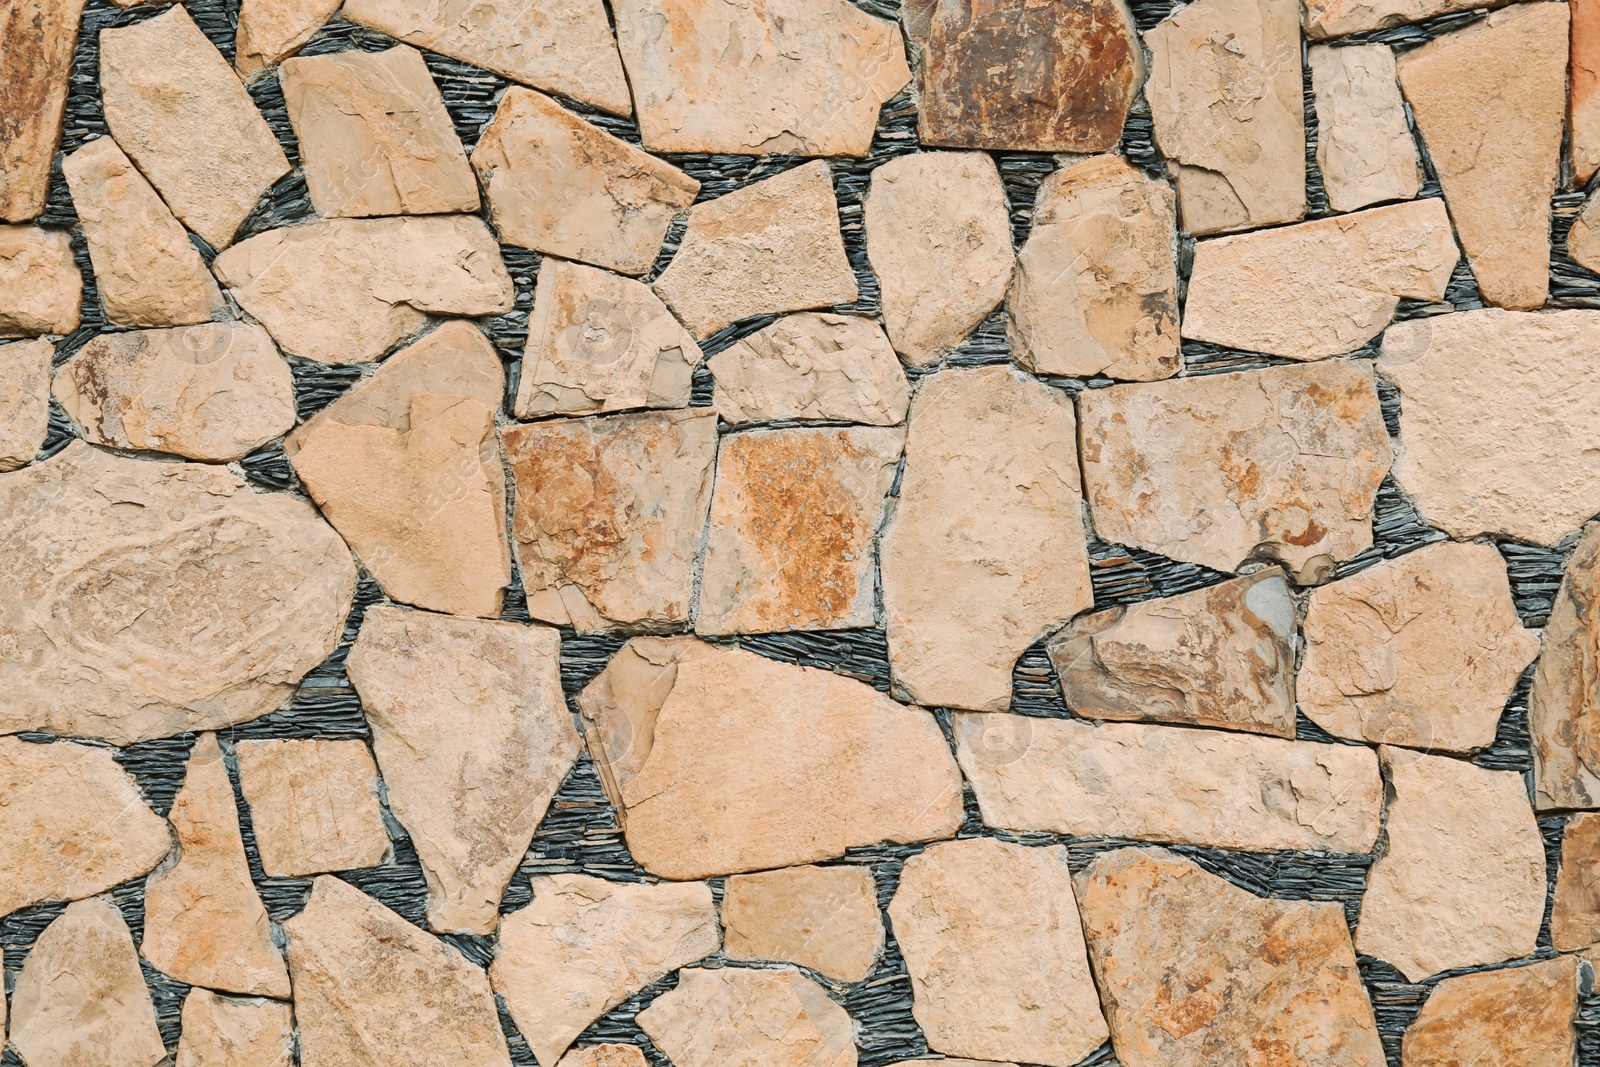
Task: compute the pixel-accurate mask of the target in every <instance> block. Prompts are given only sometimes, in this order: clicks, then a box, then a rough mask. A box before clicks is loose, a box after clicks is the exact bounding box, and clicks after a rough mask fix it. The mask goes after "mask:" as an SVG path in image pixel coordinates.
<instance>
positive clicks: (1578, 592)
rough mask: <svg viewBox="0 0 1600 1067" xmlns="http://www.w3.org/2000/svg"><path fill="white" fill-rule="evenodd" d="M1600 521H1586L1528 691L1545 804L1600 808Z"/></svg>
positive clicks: (1539, 803)
mask: <svg viewBox="0 0 1600 1067" xmlns="http://www.w3.org/2000/svg"><path fill="white" fill-rule="evenodd" d="M1597 602H1600V526H1594V525H1590V526H1588V527H1586V528H1585V529H1584V532H1583V537H1582V538H1581V539H1580V540H1579V541H1578V545H1577V547H1576V548H1575V549H1574V550H1573V552H1572V556H1571V558H1570V559H1568V560H1567V570H1566V573H1565V574H1564V575H1563V576H1562V578H1561V588H1560V590H1559V591H1558V592H1557V593H1556V597H1555V601H1554V603H1552V605H1551V608H1550V621H1549V622H1548V623H1546V624H1545V631H1544V655H1542V656H1540V657H1539V665H1538V666H1537V667H1535V668H1534V672H1533V688H1532V690H1531V691H1530V692H1529V694H1528V730H1529V732H1530V733H1531V734H1532V736H1533V745H1532V748H1533V783H1534V789H1533V797H1534V804H1535V806H1536V807H1538V809H1539V810H1540V811H1547V810H1550V809H1559V808H1600V686H1597V678H1600V612H1597V611H1596V604H1597Z"/></svg>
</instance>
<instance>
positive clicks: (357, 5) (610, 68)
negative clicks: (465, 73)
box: [344, 0, 631, 115]
mask: <svg viewBox="0 0 1600 1067" xmlns="http://www.w3.org/2000/svg"><path fill="white" fill-rule="evenodd" d="M344 17H345V18H347V19H349V20H350V21H351V22H359V23H361V24H362V25H364V26H371V27H372V28H373V29H375V30H379V31H381V32H383V33H386V34H388V35H389V36H390V37H394V38H397V39H399V40H402V41H405V42H406V43H407V44H412V45H416V46H417V47H418V48H425V49H427V50H428V51H430V52H438V53H439V54H440V55H445V56H449V57H450V58H452V59H459V60H461V61H462V62H464V63H471V64H473V65H474V66H478V67H483V68H485V69H487V70H492V71H494V72H495V73H496V74H501V75H504V76H505V77H507V78H510V79H511V80H512V81H516V82H522V83H523V84H525V85H531V86H533V87H534V88H536V89H544V90H546V91H547V92H553V93H561V94H563V95H565V96H570V97H572V98H573V99H574V100H581V101H583V102H584V103H586V104H593V105H594V106H595V107H597V108H599V109H600V110H602V111H609V112H611V113H612V114H614V115H626V114H629V112H630V110H631V108H630V106H629V103H628V83H627V80H626V79H625V78H624V77H623V74H622V61H621V60H620V59H619V58H618V57H617V46H616V44H615V42H613V40H612V38H611V26H610V24H609V23H608V22H607V20H606V9H605V6H604V4H602V3H601V0H556V2H552V3H539V4H535V5H529V4H525V3H517V2H512V0H426V2H424V3H417V2H416V0H350V2H348V3H346V4H345V5H344Z"/></svg>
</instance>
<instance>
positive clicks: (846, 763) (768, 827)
mask: <svg viewBox="0 0 1600 1067" xmlns="http://www.w3.org/2000/svg"><path fill="white" fill-rule="evenodd" d="M578 703H579V706H580V708H581V709H582V710H583V716H584V721H585V733H586V736H587V740H588V747H589V753H590V755H591V756H593V757H594V760H595V763H596V764H597V765H598V768H599V771H600V776H601V781H602V782H603V784H604V785H605V788H606V792H607V794H608V795H609V796H610V798H611V800H612V803H613V804H615V805H616V806H617V809H618V818H619V819H620V821H621V823H622V829H623V834H624V836H625V837H626V838H627V843H628V848H629V851H631V852H632V854H633V857H634V859H635V861H636V862H638V863H639V865H640V866H642V867H644V869H645V870H647V871H649V872H651V873H652V874H655V875H658V876H660V877H663V878H704V877H713V876H716V875H721V874H734V873H738V872H741V871H751V870H762V869H765V868H769V867H787V866H793V865H796V864H801V863H812V862H815V861H817V860H823V859H829V858H833V857H837V856H841V855H843V854H844V852H845V850H846V849H849V848H852V847H855V846H858V845H868V844H875V843H878V842H881V841H895V842H912V841H928V840H933V839H936V838H942V837H949V836H951V835H953V834H954V833H955V831H956V827H957V826H959V825H960V822H961V781H960V777H959V775H958V773H957V770H956V766H955V761H954V760H952V759H951V758H950V752H949V749H948V748H947V747H946V745H945V740H944V735H943V734H942V733H940V731H939V726H938V723H937V722H935V720H934V718H933V716H932V715H930V714H929V713H928V712H926V711H923V710H922V709H920V708H908V707H905V706H904V705H901V704H897V703H895V702H894V701H892V700H890V699H889V698H888V697H886V696H884V695H883V694H881V693H878V692H877V691H875V690H873V689H872V688H871V687H869V686H867V685H864V684H862V683H860V682H856V681H852V680H850V679H847V678H843V677H841V676H839V675H836V674H833V673H831V672H829V671H825V670H817V669H814V668H810V667H796V666H790V665H788V664H782V663H778V662H776V661H774V660H769V659H766V658H764V657H762V656H758V655H756V654H754V653H752V652H746V651H743V650H741V649H737V648H726V647H716V646H712V645H708V644H705V643H703V642H701V641H698V640H695V639H693V638H648V637H640V638H635V639H633V640H632V641H630V642H628V644H626V645H624V646H623V647H622V650H621V651H620V652H618V653H617V655H616V657H615V658H613V659H612V661H611V663H610V665H608V666H607V667H606V669H605V671H604V672H602V673H601V675H600V676H599V677H598V678H596V679H595V680H594V681H593V682H592V683H590V685H589V687H588V688H587V689H585V690H584V691H583V695H582V696H581V697H580V698H579V701H578ZM680 1067H682V1064H681V1061H680Z"/></svg>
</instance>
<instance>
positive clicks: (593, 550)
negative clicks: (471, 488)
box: [501, 409, 717, 632]
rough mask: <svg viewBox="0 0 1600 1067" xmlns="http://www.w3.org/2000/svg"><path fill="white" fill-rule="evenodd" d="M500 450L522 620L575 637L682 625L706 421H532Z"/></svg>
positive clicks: (710, 420) (712, 430) (703, 478)
mask: <svg viewBox="0 0 1600 1067" xmlns="http://www.w3.org/2000/svg"><path fill="white" fill-rule="evenodd" d="M501 440H502V442H503V443H504V445H505V451H506V460H507V462H508V463H509V464H510V467H511V474H512V477H513V479H514V481H515V482H516V509H515V512H514V517H513V522H512V532H513V534H514V535H515V537H516V547H517V558H518V561H519V563H520V564H521V570H522V584H523V587H524V589H525V590H526V591H527V595H528V613H529V614H530V615H532V616H533V617H534V618H535V619H541V620H543V621H545V622H551V623H556V624H559V625H568V626H572V627H574V628H576V629H578V630H580V631H584V632H592V631H595V630H606V629H615V628H618V627H629V628H660V627H663V626H671V625H676V624H680V623H684V622H688V621H689V618H690V616H689V603H690V594H691V593H692V592H693V586H694V572H695V559H696V557H697V556H698V554H699V551H700V535H701V530H702V529H703V528H704V526H705V519H706V512H707V510H708V509H709V508H710V506H711V472H712V467H713V465H714V464H715V462H716V454H717V420H716V416H715V415H714V414H713V413H711V412H708V411H706V410H705V409H694V410H689V411H672V412H661V413H650V414H642V415H616V416H612V417H609V418H596V419H571V420H560V421H556V422H542V423H534V424H531V425H528V426H515V427H511V428H509V429H507V430H504V431H502V433H501Z"/></svg>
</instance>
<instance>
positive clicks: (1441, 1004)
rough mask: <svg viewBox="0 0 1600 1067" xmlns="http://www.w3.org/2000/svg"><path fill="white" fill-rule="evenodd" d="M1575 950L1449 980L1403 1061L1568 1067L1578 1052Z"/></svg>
mask: <svg viewBox="0 0 1600 1067" xmlns="http://www.w3.org/2000/svg"><path fill="white" fill-rule="evenodd" d="M1578 970H1579V961H1578V959H1577V958H1576V957H1574V956H1564V957H1562V958H1560V959H1554V960H1545V961H1544V962H1543V963H1535V964H1530V965H1529V966H1526V967H1511V968H1507V969H1505V970H1500V971H1486V972H1482V973H1479V974H1462V975H1457V976H1456V977H1454V978H1446V979H1445V980H1444V981H1442V982H1440V983H1439V984H1438V985H1437V986H1435V987H1434V989H1433V992H1432V993H1431V994H1429V996H1428V1000H1427V1003H1425V1004H1423V1006H1422V1011H1421V1013H1420V1014H1419V1015H1418V1016H1417V1020H1416V1022H1414V1023H1412V1024H1411V1026H1410V1027H1409V1028H1408V1029H1407V1030H1406V1035H1405V1039H1404V1041H1403V1042H1402V1043H1401V1053H1400V1062H1401V1063H1402V1064H1403V1065H1404V1067H1459V1065H1462V1064H1474V1063H1482V1064H1491V1063H1495V1064H1504V1065H1505V1067H1524V1065H1525V1067H1545V1065H1546V1064H1548V1065H1549V1067H1565V1065H1566V1064H1569V1063H1572V1062H1574V1059H1573V1057H1574V1056H1575V1055H1576V1054H1577V1051H1578V1031H1577V1027H1576V1026H1575V1025H1574V1024H1575V1022H1576V1019H1577V1015H1578V992H1579V976H1578Z"/></svg>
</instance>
